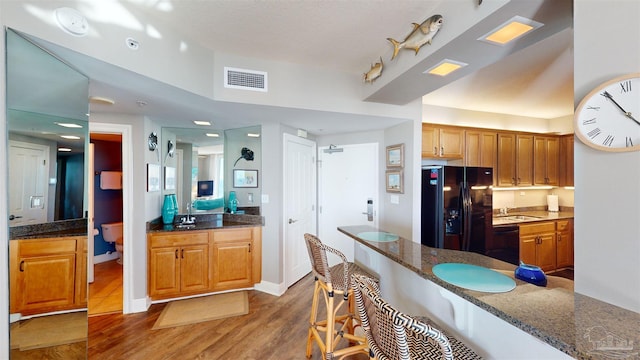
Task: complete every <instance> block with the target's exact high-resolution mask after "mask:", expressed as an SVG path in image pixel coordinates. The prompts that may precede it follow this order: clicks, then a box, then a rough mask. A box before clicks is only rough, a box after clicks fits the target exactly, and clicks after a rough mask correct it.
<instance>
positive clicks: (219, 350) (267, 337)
mask: <svg viewBox="0 0 640 360" xmlns="http://www.w3.org/2000/svg"><path fill="white" fill-rule="evenodd" d="M312 291H313V277H312V275H311V274H309V275H307V276H306V277H305V278H303V279H302V280H300V281H299V282H298V283H296V284H294V285H293V286H292V287H291V288H289V289H288V290H287V292H286V293H285V294H284V295H282V296H280V297H277V296H273V295H269V294H265V293H262V292H259V291H249V314H247V315H243V316H237V317H232V318H227V319H220V320H214V321H209V322H204V323H199V324H194V325H187V326H180V327H174V328H168V329H160V330H151V327H152V326H153V324H154V323H155V321H156V320H157V319H158V316H159V315H160V313H161V312H162V309H164V307H165V304H154V305H152V306H151V307H150V308H149V311H147V312H145V313H138V314H129V315H122V314H109V315H101V316H92V317H90V318H89V344H88V357H89V359H92V360H93V359H133V360H135V359H145V360H146V359H213V360H217V359H234V360H235V359H238V360H251V359H261V360H267V359H278V360H282V359H284V360H288V359H305V345H306V337H307V323H308V317H309V311H310V309H311V297H312ZM320 358H321V357H320V352H319V351H318V347H317V346H314V353H313V359H320ZM350 359H353V360H356V359H357V360H360V359H368V357H367V356H366V355H364V354H362V356H359V355H358V356H353V357H351V358H350Z"/></svg>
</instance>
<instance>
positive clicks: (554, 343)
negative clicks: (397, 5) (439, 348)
mask: <svg viewBox="0 0 640 360" xmlns="http://www.w3.org/2000/svg"><path fill="white" fill-rule="evenodd" d="M338 230H339V231H340V232H342V233H343V234H345V235H347V236H349V237H350V238H352V239H353V240H355V241H356V244H355V247H356V249H355V250H356V251H355V254H356V255H355V257H356V259H355V261H356V262H357V263H358V264H359V265H361V266H364V267H366V268H368V269H369V270H371V271H373V272H375V273H377V274H378V275H380V278H381V279H380V283H381V290H382V294H383V297H385V298H387V300H388V301H389V302H391V303H394V304H395V305H396V306H398V307H399V308H400V309H401V310H402V311H405V312H408V313H412V314H416V315H426V316H429V317H431V318H432V319H434V320H435V322H436V323H438V324H439V325H440V326H442V327H443V328H445V329H447V330H449V331H451V332H452V333H453V334H456V336H458V337H459V338H460V339H463V340H464V341H465V342H466V343H468V344H470V345H471V346H472V347H473V348H474V350H476V351H477V352H478V353H480V354H482V355H483V356H484V357H486V358H496V359H505V358H509V359H515V358H538V359H541V358H544V359H550V358H553V359H562V358H568V357H571V358H577V359H600V358H611V357H612V356H614V355H615V356H618V357H619V356H627V358H635V357H636V356H638V353H639V350H638V348H637V347H638V346H637V344H639V343H640V335H639V332H638V329H640V315H639V314H638V313H635V312H633V311H629V310H626V309H623V308H620V307H617V306H614V305H611V304H608V303H605V302H602V301H599V300H597V299H594V298H591V297H588V296H584V295H581V294H578V293H574V292H573V281H572V280H568V279H564V278H560V277H555V276H547V279H548V283H547V286H546V287H541V286H536V285H533V284H530V283H527V282H524V281H521V280H519V279H516V278H515V276H514V270H515V268H516V266H514V265H512V264H509V263H506V262H503V261H500V260H496V259H493V258H490V257H487V256H484V255H480V254H476V253H471V252H461V251H456V250H448V249H436V248H431V247H428V246H424V245H421V244H419V243H415V242H413V241H411V240H409V239H406V238H403V237H400V236H387V237H381V238H380V239H381V241H378V240H373V241H372V240H371V237H370V236H365V238H366V239H365V238H363V236H362V234H370V233H374V232H384V231H383V230H381V229H377V228H374V227H371V226H342V227H339V228H338ZM367 239H369V240H367ZM444 263H462V264H470V265H476V266H480V267H483V268H487V269H492V270H494V271H496V272H499V273H501V274H504V275H507V276H509V277H510V278H512V279H513V280H514V281H515V288H513V290H510V291H506V292H482V291H474V290H469V289H465V288H462V287H458V286H456V285H453V284H451V283H449V282H447V281H444V280H442V279H441V278H439V277H438V276H436V275H435V274H434V272H433V268H434V266H436V265H438V264H444ZM634 344H636V345H634ZM634 346H635V348H634Z"/></svg>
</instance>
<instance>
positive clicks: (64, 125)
mask: <svg viewBox="0 0 640 360" xmlns="http://www.w3.org/2000/svg"><path fill="white" fill-rule="evenodd" d="M55 124H56V125H58V126H62V127H66V128H74V129H81V128H82V125H78V124H73V123H59V122H56V123H55Z"/></svg>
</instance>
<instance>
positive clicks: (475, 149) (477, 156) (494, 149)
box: [464, 130, 498, 184]
mask: <svg viewBox="0 0 640 360" xmlns="http://www.w3.org/2000/svg"><path fill="white" fill-rule="evenodd" d="M497 137H498V134H497V133H496V132H495V131H483V130H466V131H465V144H464V148H465V156H464V163H465V165H466V166H480V167H490V168H493V170H494V171H493V183H494V184H495V183H496V176H497V175H496V168H497V164H498V140H497Z"/></svg>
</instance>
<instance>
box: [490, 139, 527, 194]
mask: <svg viewBox="0 0 640 360" xmlns="http://www.w3.org/2000/svg"><path fill="white" fill-rule="evenodd" d="M497 168H498V171H497V173H498V176H497V184H498V186H530V185H533V135H523V134H515V133H499V134H498V166H497Z"/></svg>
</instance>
